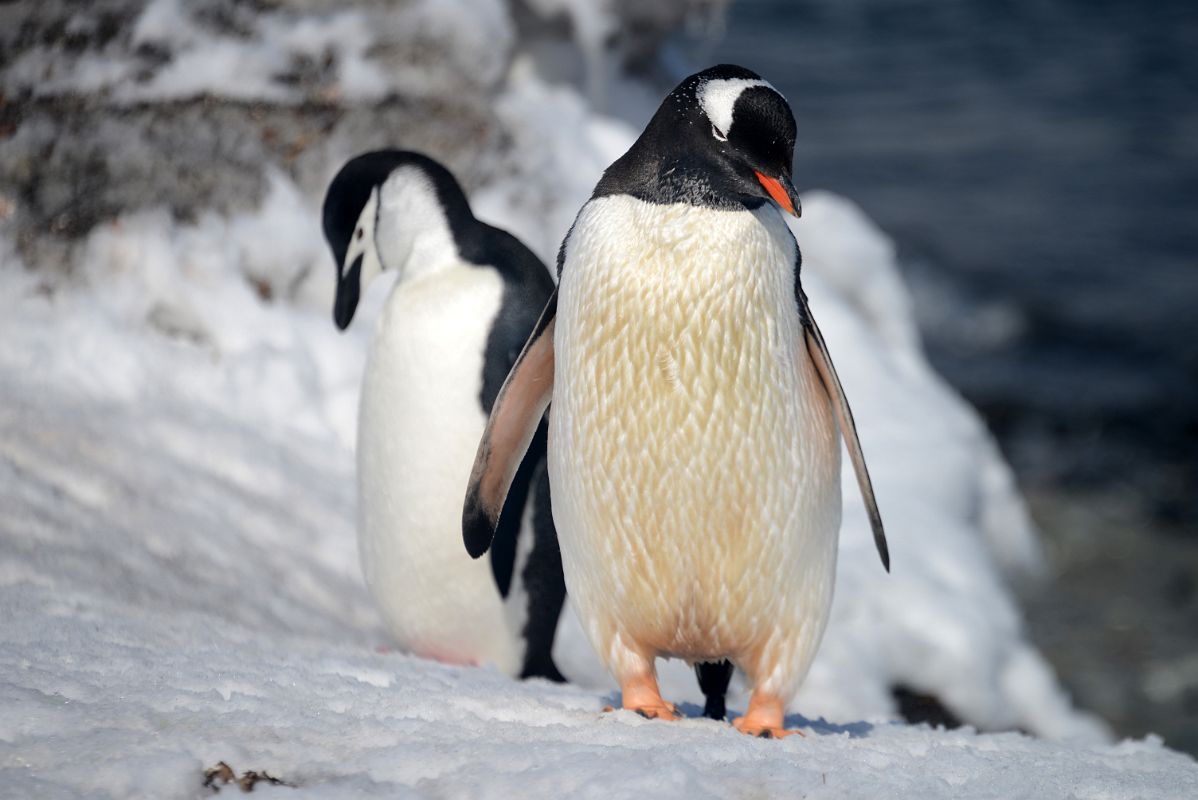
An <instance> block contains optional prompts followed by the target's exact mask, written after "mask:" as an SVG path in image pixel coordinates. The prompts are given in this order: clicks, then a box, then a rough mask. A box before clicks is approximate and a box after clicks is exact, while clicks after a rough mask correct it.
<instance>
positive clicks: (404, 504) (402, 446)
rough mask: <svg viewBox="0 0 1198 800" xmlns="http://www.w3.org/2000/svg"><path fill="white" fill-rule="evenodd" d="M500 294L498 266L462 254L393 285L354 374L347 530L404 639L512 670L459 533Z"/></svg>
mask: <svg viewBox="0 0 1198 800" xmlns="http://www.w3.org/2000/svg"><path fill="white" fill-rule="evenodd" d="M502 295H503V282H502V279H501V278H500V276H499V275H498V273H496V272H495V271H494V270H490V269H485V268H479V267H477V266H471V265H465V264H463V265H461V266H458V267H452V268H448V269H443V270H438V271H437V272H436V273H433V274H431V275H427V276H425V277H422V278H418V279H415V280H412V281H409V282H401V283H400V284H398V285H397V286H396V287H395V289H394V290H392V293H391V296H390V297H389V298H388V300H387V303H386V306H385V308H384V311H383V314H382V316H381V319H380V321H379V327H378V330H377V332H376V334H375V338H374V342H373V344H372V346H371V349H370V354H369V356H368V360H367V364H366V372H365V375H364V377H363V382H362V397H361V404H360V411H359V419H358V453H357V457H358V531H359V534H358V536H359V555H360V557H361V561H362V569H363V573H364V574H365V577H366V584H367V586H368V587H369V589H370V592H371V594H372V595H373V596H374V598H375V601H376V602H377V603H378V605H379V608H380V609H381V610H382V612H383V617H384V619H385V621H386V623H387V626H388V628H389V629H390V631H391V633H392V635H393V636H394V637H395V639H396V642H397V643H398V645H399V646H400V647H401V648H402V649H403V650H405V651H407V652H410V653H413V654H415V655H419V656H423V657H427V658H434V659H437V660H439V661H445V662H450V663H459V664H485V663H490V664H494V665H495V666H497V667H498V668H499V669H501V670H502V671H504V672H505V673H507V674H511V675H515V674H517V673H518V672H519V670H520V662H521V658H522V655H521V652H520V648H519V646H518V643H517V640H516V637H515V636H514V635H513V634H512V633H511V630H510V628H509V624H508V622H507V620H506V615H505V610H504V604H503V599H502V598H501V597H500V595H499V591H498V589H497V588H496V586H495V581H494V578H493V576H492V572H491V568H490V565H489V564H488V563H487V562H486V561H485V560H484V561H474V560H472V559H471V558H470V557H469V556H468V555H467V554H466V553H465V552H464V551H463V549H462V543H461V497H462V493H463V491H464V488H465V486H466V483H467V480H468V478H469V475H470V468H471V465H472V463H473V460H474V451H475V448H476V446H477V443H478V439H479V437H480V436H481V435H482V431H483V427H484V425H485V423H486V415H485V414H484V413H483V410H482V407H481V405H480V399H479V393H480V390H481V385H482V374H483V358H484V352H485V346H486V341H487V336H488V333H489V331H490V327H491V322H492V320H494V319H495V316H496V314H497V313H498V310H499V307H500V303H501V302H502Z"/></svg>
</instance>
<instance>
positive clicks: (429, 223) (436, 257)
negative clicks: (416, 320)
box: [374, 168, 473, 282]
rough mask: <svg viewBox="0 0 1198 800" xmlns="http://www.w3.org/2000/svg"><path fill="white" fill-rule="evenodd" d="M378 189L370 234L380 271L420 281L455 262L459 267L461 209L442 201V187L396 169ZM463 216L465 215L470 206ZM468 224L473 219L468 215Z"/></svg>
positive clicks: (412, 172) (422, 176)
mask: <svg viewBox="0 0 1198 800" xmlns="http://www.w3.org/2000/svg"><path fill="white" fill-rule="evenodd" d="M397 172H403V173H406V174H402V175H397V174H395V173H393V174H392V176H391V177H390V178H388V180H387V181H386V182H384V183H383V185H382V187H381V188H380V191H379V203H380V207H379V212H378V223H377V226H376V229H375V232H374V241H375V248H376V250H377V252H378V260H379V264H380V266H381V267H382V269H383V270H394V271H396V272H398V273H399V277H398V280H399V281H401V282H406V281H414V280H419V279H421V278H423V277H427V276H429V275H432V274H434V273H436V272H439V271H441V270H443V269H446V268H448V267H451V266H454V265H455V264H459V263H461V260H462V254H461V248H460V247H459V244H458V242H457V237H455V235H454V233H455V228H457V227H460V225H454V224H451V216H452V217H454V218H455V220H454V221H456V222H459V223H460V222H462V220H460V219H456V218H460V217H461V216H462V214H463V208H462V207H461V205H464V204H465V198H464V197H462V198H461V205H459V204H458V203H455V202H453V201H454V200H455V199H456V198H448V200H449V202H446V200H447V198H445V197H444V192H443V191H440V189H441V187H439V186H436V185H434V183H433V182H432V181H430V180H429V179H428V178H427V177H426V176H425V174H424V173H423V172H421V171H419V170H416V169H415V168H407V169H404V170H397ZM464 213H465V214H466V215H467V216H469V215H470V211H469V207H468V206H466V207H465V209H464ZM470 220H471V221H473V217H472V216H470Z"/></svg>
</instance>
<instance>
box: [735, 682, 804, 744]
mask: <svg viewBox="0 0 1198 800" xmlns="http://www.w3.org/2000/svg"><path fill="white" fill-rule="evenodd" d="M785 712H786V705H785V704H784V703H783V702H782V701H781V700H780V699H778V698H776V697H772V696H770V695H767V694H762V693H761V692H758V691H754V692H753V696H752V697H750V698H749V709H748V711H746V712H745V714H744V716H743V717H737V718H736V719H735V720H733V722H732V727H734V728H736V729H737V730H738V731H740V732H741V733H744V734H748V735H749V736H756V737H758V738H761V739H785V738H786V737H787V736H793V735H794V734H796V733H797V734H798V735H799V736H803V737H806V735H807V734H805V733H803V732H802V731H800V730H797V729H794V730H792V729H789V728H786V727H785V726H784V725H783V724H782V717H783V714H785Z"/></svg>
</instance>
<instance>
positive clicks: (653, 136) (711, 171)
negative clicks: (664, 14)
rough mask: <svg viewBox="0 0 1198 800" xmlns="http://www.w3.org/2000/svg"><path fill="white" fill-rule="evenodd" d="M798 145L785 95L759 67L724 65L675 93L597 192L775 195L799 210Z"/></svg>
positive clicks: (704, 197) (708, 200)
mask: <svg viewBox="0 0 1198 800" xmlns="http://www.w3.org/2000/svg"><path fill="white" fill-rule="evenodd" d="M794 146H795V119H794V114H793V113H791V110H790V104H788V103H787V102H786V98H784V97H783V96H782V95H781V93H779V92H778V90H777V89H775V88H774V87H773V86H771V85H770V84H769V82H767V81H766V80H764V79H763V78H762V77H761V76H760V75H758V74H757V73H755V72H752V71H751V70H748V69H745V68H744V67H738V66H734V65H731V64H721V65H718V66H715V67H711V68H709V69H706V70H703V71H702V72H698V73H696V74H694V75H691V76H690V77H688V78H686V79H685V80H684V81H682V83H680V84H678V86H677V87H675V89H674V90H673V91H672V92H670V94H669V96H667V97H666V99H665V100H664V101H663V102H662V104H661V107H660V108H658V110H657V113H656V114H654V115H653V119H652V120H650V121H649V124H648V126H646V128H645V131H644V133H642V134H641V137H640V138H639V139H637V141H636V143H635V144H634V145H633V146H632V148H631V149H630V150H629V151H628V153H626V154H625V155H624V156H623V157H622V158H621V159H619V160H618V161H617V162H616V163H615V164H613V165H612V167H611V168H609V170H608V173H605V174H604V180H603V181H601V182H600V186H599V188H598V189H597V190H596V194H597V195H598V194H608V193H615V192H617V191H618V192H623V193H628V194H632V195H634V196H638V197H641V198H642V199H647V200H650V201H653V202H660V203H676V202H690V203H694V204H697V205H705V206H713V207H717V208H731V207H735V206H737V205H742V206H749V207H757V206H760V205H761V204H762V203H764V202H771V201H772V202H774V203H776V204H777V205H778V206H779V208H781V209H782V210H783V211H786V212H788V213H790V214H793V215H794V216H798V215H799V214H800V212H801V207H800V205H799V195H798V192H797V191H795V188H794V184H793V183H792V180H791V164H792V162H793V160H794ZM605 183H606V184H607V185H606V186H605Z"/></svg>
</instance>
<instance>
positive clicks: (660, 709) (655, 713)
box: [628, 703, 682, 722]
mask: <svg viewBox="0 0 1198 800" xmlns="http://www.w3.org/2000/svg"><path fill="white" fill-rule="evenodd" d="M628 710H629V711H632V712H635V713H636V714H637V715H638V716H641V717H644V718H645V719H660V720H665V721H667V722H673V721H674V720H677V719H681V718H682V714H680V713H679V711H678V708H677V706H675V705H674V704H672V703H662V704H661V705H659V706H640V707H639V708H630V709H628Z"/></svg>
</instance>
